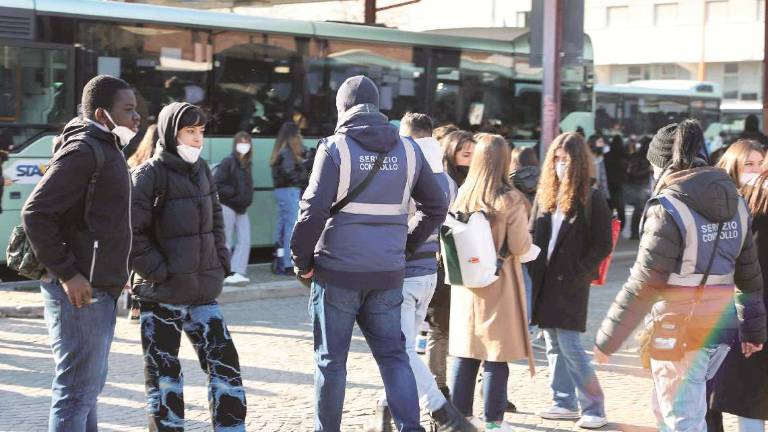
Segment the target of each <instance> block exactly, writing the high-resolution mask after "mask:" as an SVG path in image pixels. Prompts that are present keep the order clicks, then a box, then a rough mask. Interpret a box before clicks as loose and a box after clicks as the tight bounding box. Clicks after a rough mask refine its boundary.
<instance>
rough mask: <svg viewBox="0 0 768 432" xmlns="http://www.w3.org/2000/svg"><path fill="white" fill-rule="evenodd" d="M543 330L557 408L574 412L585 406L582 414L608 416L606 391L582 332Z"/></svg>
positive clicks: (553, 396)
mask: <svg viewBox="0 0 768 432" xmlns="http://www.w3.org/2000/svg"><path fill="white" fill-rule="evenodd" d="M542 330H543V331H544V341H545V342H546V344H547V362H548V363H549V385H550V387H551V388H552V400H553V402H554V404H555V406H556V407H560V408H565V409H569V410H573V411H576V410H578V409H579V406H581V413H582V415H592V416H598V417H605V396H604V395H603V389H602V388H600V383H599V382H598V381H597V375H596V374H595V369H594V368H593V367H592V363H591V362H590V361H591V360H590V358H589V356H588V355H587V352H586V351H584V346H583V345H582V344H581V339H580V333H579V332H577V331H573V330H563V329H552V328H545V329H542Z"/></svg>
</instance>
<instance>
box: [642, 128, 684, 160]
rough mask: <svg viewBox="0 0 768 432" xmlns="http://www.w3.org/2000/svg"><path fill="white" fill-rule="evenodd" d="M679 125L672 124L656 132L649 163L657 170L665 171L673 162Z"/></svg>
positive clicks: (652, 141)
mask: <svg viewBox="0 0 768 432" xmlns="http://www.w3.org/2000/svg"><path fill="white" fill-rule="evenodd" d="M676 131H677V123H670V124H668V125H666V126H664V127H663V128H661V129H659V130H658V131H657V132H656V135H654V136H653V139H651V144H650V146H649V147H648V156H646V157H647V158H648V162H650V163H651V165H653V166H654V167H656V168H661V169H665V168H666V167H667V166H668V165H669V162H670V161H671V160H672V146H673V145H674V144H675V132H676Z"/></svg>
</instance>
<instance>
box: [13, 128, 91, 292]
mask: <svg viewBox="0 0 768 432" xmlns="http://www.w3.org/2000/svg"><path fill="white" fill-rule="evenodd" d="M83 142H85V143H86V144H88V145H89V146H90V147H91V150H93V156H94V158H96V168H95V169H94V170H93V174H91V180H90V182H88V190H87V192H86V194H85V210H84V212H83V220H84V222H85V226H86V227H87V228H88V231H90V232H91V233H93V232H94V231H93V227H91V220H90V218H89V215H90V212H91V206H92V205H93V192H94V189H95V188H96V182H97V181H98V179H99V175H100V174H101V168H102V167H103V166H104V151H103V150H102V149H101V144H99V143H97V142H94V141H92V140H90V139H87V138H84V139H83ZM55 158H56V156H55V155H54V159H55ZM5 259H6V263H7V265H8V268H10V269H11V270H13V271H15V272H16V273H18V274H19V275H21V276H24V277H26V278H29V279H40V278H42V277H43V276H44V275H45V272H46V269H45V266H43V264H42V263H41V262H40V261H39V260H38V259H37V257H36V256H35V252H34V251H33V250H32V245H31V244H30V243H29V238H28V237H27V233H26V231H24V226H23V225H21V224H19V225H17V226H16V227H14V228H13V230H12V231H11V238H10V239H9V240H8V248H7V249H6V251H5Z"/></svg>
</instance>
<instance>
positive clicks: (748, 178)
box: [739, 173, 760, 186]
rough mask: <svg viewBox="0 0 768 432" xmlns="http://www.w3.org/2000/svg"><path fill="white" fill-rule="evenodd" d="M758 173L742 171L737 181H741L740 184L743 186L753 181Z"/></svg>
mask: <svg viewBox="0 0 768 432" xmlns="http://www.w3.org/2000/svg"><path fill="white" fill-rule="evenodd" d="M759 176H760V174H757V173H742V174H741V175H740V176H739V181H740V182H741V185H742V186H744V185H746V184H750V183H752V182H754V181H755V179H756V178H757V177H759Z"/></svg>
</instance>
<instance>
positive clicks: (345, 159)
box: [334, 135, 416, 216]
mask: <svg viewBox="0 0 768 432" xmlns="http://www.w3.org/2000/svg"><path fill="white" fill-rule="evenodd" d="M334 142H335V143H336V148H337V149H338V150H339V157H340V158H341V163H340V164H339V186H338V189H337V190H336V202H339V201H341V200H342V199H344V197H345V196H347V194H348V193H349V189H350V181H351V178H352V156H351V154H350V151H349V144H347V139H346V137H344V136H343V135H336V136H335V137H334ZM400 142H402V143H403V147H404V148H405V164H406V170H407V177H406V181H405V188H404V189H403V199H402V201H401V202H400V204H371V203H360V202H354V201H353V202H350V203H349V204H347V205H346V206H344V208H343V209H341V210H340V211H341V212H343V213H351V214H361V215H373V216H377V215H378V216H400V215H404V214H408V204H409V203H410V200H411V189H412V188H413V180H414V177H415V176H416V151H415V150H414V148H413V144H412V143H411V142H410V141H409V140H408V139H402V138H401V139H400Z"/></svg>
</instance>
